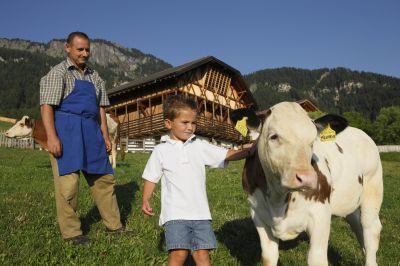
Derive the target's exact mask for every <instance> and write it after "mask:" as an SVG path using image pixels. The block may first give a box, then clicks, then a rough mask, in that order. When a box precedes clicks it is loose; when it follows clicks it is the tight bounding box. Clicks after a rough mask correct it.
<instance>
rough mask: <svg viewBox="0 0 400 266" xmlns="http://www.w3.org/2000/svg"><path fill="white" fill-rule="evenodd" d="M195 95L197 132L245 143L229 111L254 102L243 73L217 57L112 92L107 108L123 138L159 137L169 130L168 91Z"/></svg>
mask: <svg viewBox="0 0 400 266" xmlns="http://www.w3.org/2000/svg"><path fill="white" fill-rule="evenodd" d="M171 94H187V95H193V96H194V97H195V99H196V101H197V104H198V108H199V116H198V121H197V129H196V135H199V136H203V137H205V138H209V139H210V140H211V139H212V140H215V141H217V142H225V143H241V138H240V136H239V134H238V132H237V131H236V130H235V129H234V125H232V124H231V121H230V119H229V114H230V112H231V110H233V109H237V108H244V107H250V106H253V107H255V105H256V102H255V100H254V98H253V96H252V94H251V92H250V91H249V89H248V88H247V86H246V84H245V82H244V80H243V77H242V75H241V73H240V72H239V71H238V70H236V69H234V68H233V67H231V66H229V65H227V64H226V63H224V62H222V61H220V60H218V59H217V58H215V57H212V56H209V57H204V58H201V59H198V60H195V61H192V62H189V63H187V64H184V65H181V66H178V67H174V68H170V69H167V70H164V71H161V72H158V73H155V74H153V75H150V76H148V77H144V78H141V79H137V80H135V81H132V82H129V83H126V84H123V85H121V86H119V87H115V88H112V89H111V90H109V91H108V96H109V99H110V104H111V105H110V107H109V108H108V109H107V110H108V111H109V112H110V113H113V114H114V115H115V116H117V117H118V118H119V121H120V122H121V130H120V136H121V137H129V139H144V138H152V139H155V140H159V139H160V137H161V136H163V135H165V134H167V129H166V128H165V126H164V120H163V103H164V101H165V99H166V98H167V97H168V95H171Z"/></svg>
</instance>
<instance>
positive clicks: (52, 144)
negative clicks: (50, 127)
mask: <svg viewBox="0 0 400 266" xmlns="http://www.w3.org/2000/svg"><path fill="white" fill-rule="evenodd" d="M47 148H48V150H49V152H50V153H51V154H52V155H53V156H54V157H56V158H58V157H60V156H61V154H62V145H61V141H60V139H59V138H58V137H57V136H50V137H48V138H47Z"/></svg>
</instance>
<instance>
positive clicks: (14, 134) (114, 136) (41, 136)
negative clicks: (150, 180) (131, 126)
mask: <svg viewBox="0 0 400 266" xmlns="http://www.w3.org/2000/svg"><path fill="white" fill-rule="evenodd" d="M106 117H107V128H108V133H109V135H110V141H111V154H110V156H109V159H110V163H111V165H112V167H113V168H114V169H115V168H116V166H117V143H118V140H119V121H118V118H116V117H114V116H113V115H110V114H106ZM5 136H6V137H8V138H30V137H33V138H34V139H35V141H36V142H37V143H39V144H40V145H41V146H42V147H43V148H44V149H47V136H46V131H45V129H44V126H43V121H42V120H41V119H37V120H35V119H32V118H29V116H26V115H25V116H23V117H22V118H21V119H20V120H18V121H17V122H16V123H15V125H14V126H13V127H11V128H10V129H8V130H7V131H6V133H5Z"/></svg>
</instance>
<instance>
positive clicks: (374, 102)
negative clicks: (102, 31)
mask: <svg viewBox="0 0 400 266" xmlns="http://www.w3.org/2000/svg"><path fill="white" fill-rule="evenodd" d="M64 42H65V40H52V41H50V42H48V43H46V44H44V43H37V42H31V41H28V40H21V39H12V40H10V39H4V38H3V39H2V38H0V116H9V117H18V116H21V115H23V114H30V115H31V116H34V117H38V116H39V107H38V105H39V81H40V78H41V77H42V76H44V75H45V74H46V73H47V72H48V71H49V70H50V68H51V67H52V66H54V65H56V64H58V63H59V62H60V61H61V60H62V59H64V58H65V56H66V55H65V52H64V49H63V46H64ZM89 65H91V66H92V67H93V68H94V69H96V70H97V71H98V72H99V73H100V75H101V77H102V78H103V79H104V80H106V88H107V89H110V88H112V87H114V86H116V85H120V84H122V83H124V82H128V81H132V80H134V79H137V78H140V77H145V76H148V75H151V74H153V73H156V72H159V71H162V70H164V69H167V68H170V67H172V66H171V65H170V64H168V63H167V62H165V61H163V60H161V59H159V58H157V57H155V56H153V55H149V54H144V53H142V52H141V51H139V50H137V49H133V48H124V47H122V46H121V45H118V44H115V43H112V42H109V41H106V40H98V39H95V40H92V41H91V58H90V61H89ZM244 79H245V81H246V83H247V85H248V86H249V88H250V90H251V91H252V93H253V94H254V98H255V99H256V100H257V104H258V108H259V109H260V110H263V109H266V108H268V107H270V106H272V105H273V104H275V103H278V102H281V101H286V100H289V101H295V100H300V99H309V100H311V101H312V102H313V103H315V104H316V105H317V106H318V107H319V108H320V109H321V110H322V111H324V112H331V113H338V114H342V113H343V112H348V111H357V112H360V113H362V114H363V115H364V116H365V117H367V118H369V119H370V120H374V119H375V118H376V115H377V114H378V112H379V110H380V109H381V108H382V107H388V106H394V105H396V106H400V79H398V78H394V77H389V76H384V75H380V74H376V73H369V72H359V71H352V70H349V69H345V68H334V69H328V68H322V69H317V70H307V69H298V68H290V67H285V68H276V69H264V70H259V71H257V72H254V73H250V74H247V75H244Z"/></svg>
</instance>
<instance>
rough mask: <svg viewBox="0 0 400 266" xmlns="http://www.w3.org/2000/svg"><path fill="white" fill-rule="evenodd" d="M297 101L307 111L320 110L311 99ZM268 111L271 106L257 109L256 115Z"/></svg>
mask: <svg viewBox="0 0 400 266" xmlns="http://www.w3.org/2000/svg"><path fill="white" fill-rule="evenodd" d="M296 103H298V104H300V105H301V107H303V109H304V110H306V112H320V110H319V109H318V107H317V106H316V105H314V104H313V103H312V102H311V101H310V100H307V99H302V100H298V101H296ZM268 111H269V108H268V109H265V110H261V111H257V112H256V115H258V116H262V115H265V114H266V113H268Z"/></svg>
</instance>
